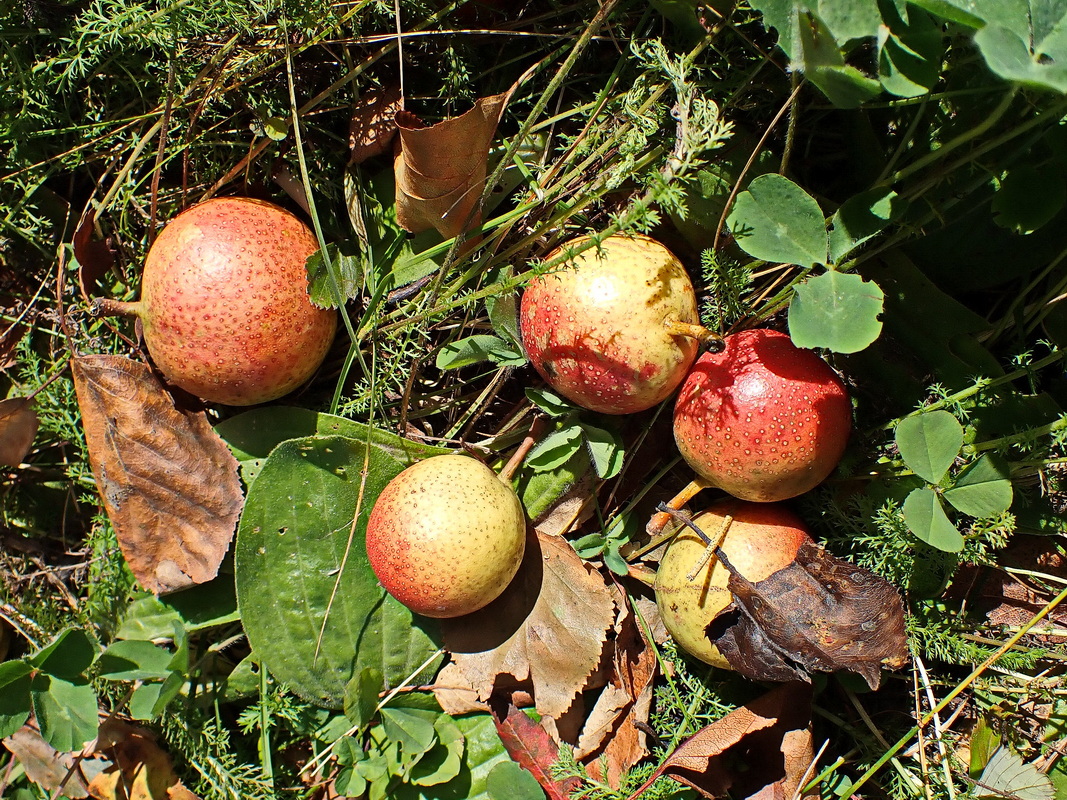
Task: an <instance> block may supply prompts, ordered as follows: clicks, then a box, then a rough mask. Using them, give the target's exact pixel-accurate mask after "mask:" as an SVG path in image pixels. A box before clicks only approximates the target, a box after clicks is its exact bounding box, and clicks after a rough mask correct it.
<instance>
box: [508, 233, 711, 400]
mask: <svg viewBox="0 0 1067 800" xmlns="http://www.w3.org/2000/svg"><path fill="white" fill-rule="evenodd" d="M584 241H588V237H585V238H582V239H576V240H574V241H572V242H569V243H568V244H567V245H566V246H565V247H575V246H576V245H579V244H581V243H582V242H584ZM562 250H563V248H560V249H558V250H556V251H554V252H553V253H551V254H550V255H549V256H548V260H551V259H552V258H553V257H555V256H557V255H558V254H559V253H560V252H561V251H562ZM520 327H521V332H522V341H523V346H524V347H525V349H526V354H527V356H528V357H529V359H530V363H531V364H533V366H534V368H535V369H536V370H537V371H538V372H539V373H540V374H541V376H542V377H543V378H544V379H545V381H546V382H547V383H548V384H549V386H551V387H552V388H553V389H555V390H556V391H558V392H559V393H560V394H562V395H563V396H564V397H566V398H568V399H570V400H571V401H573V402H574V403H577V404H578V405H580V406H582V407H583V408H587V409H590V410H592V411H598V412H600V413H603V414H630V413H634V412H637V411H644V410H645V409H648V408H651V407H652V406H654V405H657V404H658V403H661V402H663V401H664V400H666V399H667V398H668V397H670V395H671V394H672V393H673V392H674V391H675V389H677V387H678V384H679V383H681V381H682V379H683V378H684V377H685V373H686V371H687V370H688V369H689V367H690V366H691V365H692V363H693V361H694V360H695V359H696V357H697V351H698V347H699V341H698V340H699V339H706V338H709V337H712V338H717V337H714V335H713V334H711V333H710V332H708V331H706V330H705V329H704V328H701V327H700V325H699V317H698V315H697V305H696V295H695V293H694V291H693V284H692V282H691V281H690V280H689V275H688V274H687V273H686V271H685V268H684V267H683V266H682V263H681V262H680V261H679V260H678V259H677V258H675V257H674V255H673V254H672V253H671V252H670V250H668V249H667V248H666V247H664V246H663V245H662V244H660V243H659V242H656V241H653V240H652V239H649V238H648V237H645V236H635V237H633V238H627V237H624V236H611V237H608V238H607V239H605V240H604V241H603V242H602V243H601V246H600V249H599V251H598V249H597V248H596V247H592V248H589V249H587V250H584V251H582V252H581V253H579V254H578V255H577V256H575V257H574V258H573V259H572V260H570V261H567V262H565V263H564V265H563V266H562V268H560V269H558V270H556V271H553V272H549V273H547V274H545V275H541V276H539V277H537V278H535V279H534V280H532V281H531V282H530V283H529V285H528V286H527V287H526V291H525V292H524V294H523V297H522V306H521V310H520ZM694 337H695V338H694Z"/></svg>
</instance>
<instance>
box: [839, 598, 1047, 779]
mask: <svg viewBox="0 0 1067 800" xmlns="http://www.w3.org/2000/svg"><path fill="white" fill-rule="evenodd" d="M1064 600H1067V589H1064V590H1063V591H1062V592H1060V593H1059V594H1058V595H1056V596H1055V597H1054V598H1053V599H1052V600H1050V601H1049V602H1048V603H1046V604H1045V607H1044V608H1042V609H1041V610H1040V611H1039V612H1037V614H1035V615H1034V616H1033V617H1032V618H1031V619H1030V621H1029V622H1027V623H1026V624H1025V625H1024V626H1023V627H1021V628H1020V629H1019V630H1018V632H1016V633H1015V635H1014V636H1012V637H1011V638H1010V639H1008V640H1007V641H1006V642H1004V644H1002V645H1001V646H1000V648H998V650H997V651H996V652H995V653H993V654H992V655H991V656H989V658H987V659H986V660H985V661H983V662H982V663H981V664H979V665H978V666H977V667H976V668H975V669H974V671H973V672H971V674H970V675H968V676H967V677H966V678H965V679H964V680H963V682H962V683H960V684H959V686H957V687H956V688H955V689H953V690H952V691H951V692H949V693H948V694H947V695H945V696H944V698H942V699H941V702H939V703H938V704H937V705H936V706H934V707H933V708H932V709H930V711H928V712H927V713H926V714H925V715H924V716H923V718H922V719H921V720H919V724H918V725H916V726H915V727H913V728H912V729H911V730H910V731H908V732H907V733H906V734H904V735H903V736H902V737H900V739H898V740H897V742H896V743H895V744H894V745H893V746H892V747H890V748H889V750H887V751H886V752H885V753H884V754H883V755H882V757H881V758H879V759H878V760H877V761H876V762H874V764H872V765H871V766H870V767H869V768H868V769H867V771H866V772H864V773H863V774H862V775H860V777H859V778H858V779H857V780H856V782H855V783H853V784H852V787H851V791H852V792H853V793H855V792H856V790H857V789H859V788H860V787H861V786H863V784H865V783H866V782H867V781H869V780H870V779H871V777H872V776H873V775H874V774H875V773H876V772H878V770H880V769H881V768H882V767H884V766H885V765H886V762H887V761H889V759H891V758H893V756H895V755H896V754H897V753H899V752H900V751H901V750H902V749H903V748H904V746H905V745H907V743H908V742H910V741H911V738H912V737H913V736H915V735H916V733H918V731H919V729H920V728H923V727H926V725H928V724H929V723H930V720H932V719H933V718H934V717H935V716H936V715H937V714H938V713H940V712H941V711H942V709H944V708H945V706H947V705H948V704H949V703H951V702H952V701H953V700H955V699H956V698H957V697H958V696H959V695H960V694H962V693H963V691H964V690H965V689H966V688H967V687H969V686H970V685H971V684H972V683H974V682H975V681H976V680H977V679H978V678H979V677H980V676H981V675H982V673H983V672H985V671H986V670H987V669H989V667H991V666H992V665H993V663H994V662H996V660H997V659H998V658H1000V657H1001V656H1002V655H1004V654H1005V653H1006V652H1008V650H1010V649H1011V648H1012V647H1013V646H1014V645H1015V644H1016V643H1017V642H1018V641H1019V640H1020V639H1022V638H1023V636H1025V635H1026V634H1027V633H1028V632H1029V631H1030V629H1031V628H1033V627H1034V626H1035V625H1037V623H1039V622H1040V621H1041V620H1043V619H1044V618H1045V617H1047V616H1048V615H1049V614H1050V613H1051V612H1052V610H1053V609H1055V608H1056V606H1058V605H1059V604H1060V603H1062V602H1063V601H1064Z"/></svg>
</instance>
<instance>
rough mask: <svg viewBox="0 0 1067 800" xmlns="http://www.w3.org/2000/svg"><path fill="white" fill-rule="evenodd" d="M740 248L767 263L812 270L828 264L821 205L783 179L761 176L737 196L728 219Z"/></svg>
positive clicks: (771, 175)
mask: <svg viewBox="0 0 1067 800" xmlns="http://www.w3.org/2000/svg"><path fill="white" fill-rule="evenodd" d="M728 221H729V225H730V230H731V231H732V232H733V234H734V237H735V238H736V239H737V244H738V245H739V246H740V247H741V249H742V250H744V251H745V252H746V253H748V254H749V255H750V256H753V257H755V258H760V259H763V260H764V261H775V262H783V263H787V264H800V265H801V266H805V267H810V266H813V265H814V264H822V263H825V261H826V249H827V238H826V226H825V224H824V222H823V213H822V210H821V209H820V208H819V204H818V203H817V202H816V201H815V198H813V197H812V196H811V195H809V194H808V193H807V192H805V191H804V190H803V189H801V188H800V187H799V186H797V185H796V184H795V183H793V182H792V181H791V180H789V179H788V178H783V177H782V176H781V175H776V174H770V175H760V176H759V177H758V178H756V179H755V180H754V181H752V183H751V184H749V187H748V190H747V191H744V192H741V194H739V195H738V196H737V201H736V202H735V203H734V207H733V210H732V211H731V212H730V216H729V220H728Z"/></svg>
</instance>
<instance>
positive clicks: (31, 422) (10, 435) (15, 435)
mask: <svg viewBox="0 0 1067 800" xmlns="http://www.w3.org/2000/svg"><path fill="white" fill-rule="evenodd" d="M37 423H38V420H37V412H36V411H34V410H33V401H31V400H30V399H28V398H26V397H9V398H8V399H6V400H0V466H3V467H15V466H18V465H19V464H21V463H22V460H23V459H24V458H26V454H27V453H28V452H30V448H31V447H32V446H33V437H34V436H36V435H37Z"/></svg>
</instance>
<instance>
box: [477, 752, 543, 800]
mask: <svg viewBox="0 0 1067 800" xmlns="http://www.w3.org/2000/svg"><path fill="white" fill-rule="evenodd" d="M486 789H487V790H488V792H489V796H490V797H491V798H493V800H544V797H545V790H544V789H542V788H541V784H539V783H538V782H537V778H535V777H534V776H533V775H532V774H531V773H530V772H529V770H525V769H523V768H522V767H520V766H519V765H518V764H516V763H515V762H514V761H502V762H500V763H499V764H497V765H496V766H494V767H493V769H492V770H491V771H490V772H489V778H488V779H487V780H486Z"/></svg>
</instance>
